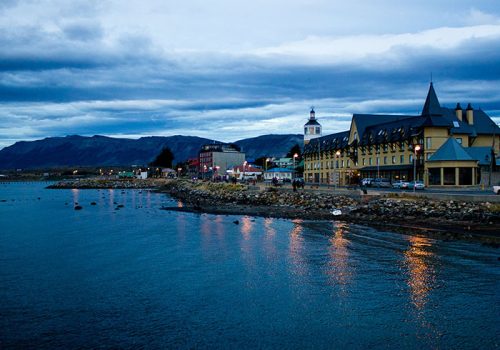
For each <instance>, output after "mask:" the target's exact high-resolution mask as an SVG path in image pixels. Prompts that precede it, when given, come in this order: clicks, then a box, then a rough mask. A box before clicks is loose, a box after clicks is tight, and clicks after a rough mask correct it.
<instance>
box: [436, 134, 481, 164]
mask: <svg viewBox="0 0 500 350" xmlns="http://www.w3.org/2000/svg"><path fill="white" fill-rule="evenodd" d="M457 160H465V161H467V160H472V161H473V160H474V159H473V158H472V157H471V156H470V155H469V153H467V152H466V151H465V149H464V148H463V147H462V146H461V145H460V144H459V143H458V142H457V140H455V138H454V137H449V138H448V140H446V142H445V143H444V144H443V145H442V146H441V147H439V149H438V150H437V151H436V153H434V154H433V155H432V156H431V157H430V158H429V160H428V161H429V162H436V161H457Z"/></svg>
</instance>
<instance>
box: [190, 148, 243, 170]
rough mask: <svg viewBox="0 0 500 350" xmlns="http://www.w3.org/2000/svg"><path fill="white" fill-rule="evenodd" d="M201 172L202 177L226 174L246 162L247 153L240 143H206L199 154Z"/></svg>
mask: <svg viewBox="0 0 500 350" xmlns="http://www.w3.org/2000/svg"><path fill="white" fill-rule="evenodd" d="M198 159H199V172H200V176H201V177H202V178H210V177H212V176H214V175H215V176H217V175H224V174H226V171H227V170H228V169H231V168H232V167H233V166H235V165H239V164H243V163H244V162H245V153H242V152H241V149H240V147H239V146H238V145H235V144H227V143H213V144H208V145H204V146H203V147H202V148H201V150H200V152H199V154H198Z"/></svg>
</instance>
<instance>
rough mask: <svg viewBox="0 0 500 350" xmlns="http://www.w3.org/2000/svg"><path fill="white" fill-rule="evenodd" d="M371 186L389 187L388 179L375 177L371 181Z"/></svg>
mask: <svg viewBox="0 0 500 350" xmlns="http://www.w3.org/2000/svg"><path fill="white" fill-rule="evenodd" d="M372 187H391V182H390V181H389V179H384V178H377V179H375V180H373V181H372Z"/></svg>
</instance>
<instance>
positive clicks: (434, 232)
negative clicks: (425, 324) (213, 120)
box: [47, 179, 500, 247]
mask: <svg viewBox="0 0 500 350" xmlns="http://www.w3.org/2000/svg"><path fill="white" fill-rule="evenodd" d="M47 188H52V189H69V188H80V189H106V188H107V189H152V190H155V191H157V192H159V193H165V194H168V195H170V196H171V197H173V198H175V199H177V200H179V201H180V203H181V204H182V207H164V208H162V209H163V210H169V211H181V212H193V213H208V214H218V215H249V216H260V217H274V218H282V219H301V220H313V221H318V220H322V221H324V220H328V221H344V222H348V223H354V224H359V225H365V226H370V227H374V228H377V229H383V230H388V231H393V232H400V233H405V234H425V235H428V236H432V237H433V238H437V239H443V240H452V239H464V240H473V241H480V242H481V243H484V244H490V245H493V246H496V247H500V205H498V204H492V203H489V202H485V203H473V202H466V201H453V200H435V199H422V198H415V197H400V196H398V197H391V196H388V195H384V196H373V195H362V194H360V193H359V191H352V192H351V193H349V195H347V194H338V193H328V192H321V193H319V192H311V191H300V190H299V191H297V192H291V191H289V190H284V189H277V188H272V187H271V188H266V189H265V190H260V191H259V190H256V189H249V188H248V187H247V186H245V185H239V184H236V185H233V184H227V183H210V182H191V181H187V180H167V179H147V180H137V179H136V180H103V179H82V180H80V181H62V182H59V183H57V184H54V185H51V186H48V187H47ZM333 211H336V212H335V214H337V215H334V213H332V212H333Z"/></svg>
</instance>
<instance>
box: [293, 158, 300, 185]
mask: <svg viewBox="0 0 500 350" xmlns="http://www.w3.org/2000/svg"><path fill="white" fill-rule="evenodd" d="M298 156H299V155H298V154H297V153H295V154H294V155H293V173H292V179H295V158H297V157H298Z"/></svg>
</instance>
